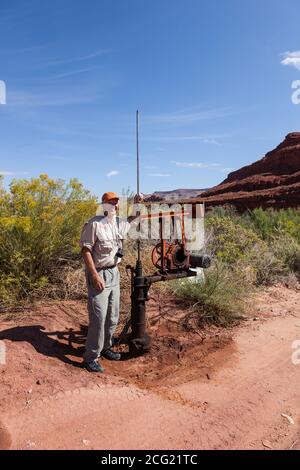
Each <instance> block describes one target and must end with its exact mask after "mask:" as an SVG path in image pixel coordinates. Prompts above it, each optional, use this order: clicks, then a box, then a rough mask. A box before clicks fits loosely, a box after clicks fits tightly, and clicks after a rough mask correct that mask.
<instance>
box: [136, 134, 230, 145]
mask: <svg viewBox="0 0 300 470" xmlns="http://www.w3.org/2000/svg"><path fill="white" fill-rule="evenodd" d="M226 137H229V134H213V135H181V136H170V137H164V136H162V137H149V138H145V139H144V140H150V141H153V142H192V141H197V142H201V143H202V144H213V145H220V142H219V139H223V138H226Z"/></svg>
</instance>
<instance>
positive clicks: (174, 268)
mask: <svg viewBox="0 0 300 470" xmlns="http://www.w3.org/2000/svg"><path fill="white" fill-rule="evenodd" d="M136 130H137V132H136V136H137V194H140V193H139V144H138V112H137V115H136ZM185 215H186V214H185V213H184V209H183V207H182V210H181V212H178V213H174V212H170V213H165V212H163V213H158V214H149V215H146V216H141V219H143V218H148V219H151V218H158V219H159V235H160V242H159V243H158V244H157V245H156V246H155V247H154V248H153V251H152V263H153V265H154V267H155V268H156V270H157V271H156V272H155V273H154V274H152V275H148V276H144V274H143V266H142V261H141V256H140V240H138V242H137V247H138V256H137V261H136V265H135V267H133V266H127V267H126V269H127V270H128V271H129V272H130V275H131V313H130V319H129V320H128V321H127V323H126V325H125V327H124V329H123V332H122V333H121V335H120V338H119V341H121V339H123V338H125V337H126V342H127V343H128V345H129V354H130V356H139V355H141V354H145V353H147V352H149V350H150V343H151V341H150V337H149V335H148V333H147V325H146V302H147V301H148V300H149V295H148V294H149V289H150V287H151V285H152V284H153V283H155V282H161V281H164V282H165V281H170V280H173V279H183V278H189V277H195V276H197V272H196V271H195V270H193V268H208V267H209V266H210V264H211V258H210V257H209V256H207V255H201V254H194V253H191V252H189V250H187V248H186V240H185V228H184V216H185ZM176 217H180V222H181V236H180V240H174V241H170V240H168V239H165V238H164V234H163V219H164V218H169V219H170V220H171V221H172V223H173V224H174V221H175V218H176ZM130 326H131V333H130V334H129V335H127V332H128V329H129V327H130ZM126 335H127V336H126Z"/></svg>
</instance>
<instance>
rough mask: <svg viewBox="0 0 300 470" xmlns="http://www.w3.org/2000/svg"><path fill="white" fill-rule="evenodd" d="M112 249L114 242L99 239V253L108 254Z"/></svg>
mask: <svg viewBox="0 0 300 470" xmlns="http://www.w3.org/2000/svg"><path fill="white" fill-rule="evenodd" d="M113 249H114V244H113V242H111V241H110V240H99V250H100V254H101V255H110V254H111V253H112V251H113Z"/></svg>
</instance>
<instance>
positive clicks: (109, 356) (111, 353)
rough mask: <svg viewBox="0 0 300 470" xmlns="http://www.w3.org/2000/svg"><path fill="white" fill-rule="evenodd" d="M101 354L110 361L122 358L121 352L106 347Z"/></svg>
mask: <svg viewBox="0 0 300 470" xmlns="http://www.w3.org/2000/svg"><path fill="white" fill-rule="evenodd" d="M101 356H102V357H105V359H109V360H110V361H119V360H120V359H121V354H120V353H118V352H114V351H112V350H111V349H104V350H103V351H102V353H101Z"/></svg>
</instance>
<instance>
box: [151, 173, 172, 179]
mask: <svg viewBox="0 0 300 470" xmlns="http://www.w3.org/2000/svg"><path fill="white" fill-rule="evenodd" d="M149 176H154V177H156V178H165V177H168V176H170V175H168V174H167V173H149Z"/></svg>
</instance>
